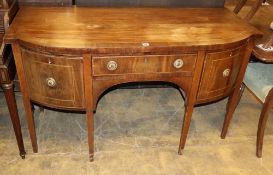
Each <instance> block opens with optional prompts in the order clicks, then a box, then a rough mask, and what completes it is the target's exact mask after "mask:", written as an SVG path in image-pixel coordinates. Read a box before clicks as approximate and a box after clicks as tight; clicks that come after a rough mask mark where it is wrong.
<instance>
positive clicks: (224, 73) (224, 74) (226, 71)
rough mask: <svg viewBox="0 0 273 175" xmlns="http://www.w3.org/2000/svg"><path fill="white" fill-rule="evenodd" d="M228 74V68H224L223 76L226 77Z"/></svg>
mask: <svg viewBox="0 0 273 175" xmlns="http://www.w3.org/2000/svg"><path fill="white" fill-rule="evenodd" d="M229 74H230V69H225V70H224V71H223V77H228V76H229Z"/></svg>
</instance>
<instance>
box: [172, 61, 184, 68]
mask: <svg viewBox="0 0 273 175" xmlns="http://www.w3.org/2000/svg"><path fill="white" fill-rule="evenodd" d="M183 65H184V62H183V60H182V59H176V60H175V61H174V62H173V66H174V67H175V68H176V69H180V68H181V67H183Z"/></svg>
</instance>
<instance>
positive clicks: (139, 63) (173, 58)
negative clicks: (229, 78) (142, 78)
mask: <svg viewBox="0 0 273 175" xmlns="http://www.w3.org/2000/svg"><path fill="white" fill-rule="evenodd" d="M196 58H197V54H180V55H149V56H105V57H93V59H92V61H93V62H92V65H93V69H92V70H93V75H94V76H103V75H111V74H134V73H138V74H139V73H169V72H192V71H193V70H194V67H195V62H196Z"/></svg>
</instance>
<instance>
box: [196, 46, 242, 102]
mask: <svg viewBox="0 0 273 175" xmlns="http://www.w3.org/2000/svg"><path fill="white" fill-rule="evenodd" d="M244 51H245V46H243V47H239V48H235V49H231V50H227V51H219V52H211V53H207V55H206V58H205V64H204V68H203V73H202V79H201V84H200V88H199V92H198V96H197V100H198V101H204V102H205V101H206V100H208V101H210V100H211V99H214V100H216V99H217V98H222V97H224V96H225V95H226V93H229V92H230V90H232V88H233V87H234V85H235V82H236V79H237V76H238V73H239V71H240V68H241V64H242V60H243V54H244Z"/></svg>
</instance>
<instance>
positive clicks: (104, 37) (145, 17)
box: [5, 7, 261, 49]
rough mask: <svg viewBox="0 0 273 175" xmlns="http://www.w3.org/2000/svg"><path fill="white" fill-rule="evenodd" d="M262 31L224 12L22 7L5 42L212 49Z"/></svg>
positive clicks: (227, 11) (81, 46)
mask: <svg viewBox="0 0 273 175" xmlns="http://www.w3.org/2000/svg"><path fill="white" fill-rule="evenodd" d="M260 34H261V33H260V31H258V30H257V29H255V28H254V27H252V26H250V25H248V24H247V23H246V22H244V21H243V20H241V19H240V18H238V17H237V16H236V15H234V14H233V13H232V12H230V11H229V10H227V9H225V8H85V7H50V8H46V7H23V8H21V9H20V10H19V12H18V14H17V15H16V17H15V19H14V21H13V23H12V24H11V26H10V28H9V30H8V32H7V34H6V36H5V41H6V43H12V42H14V41H15V40H20V41H24V42H27V43H31V44H37V45H40V46H46V47H54V48H55V47H57V48H77V49H79V48H80V49H96V48H120V47H124V46H125V45H126V47H143V43H149V45H150V46H155V47H167V46H199V47H202V46H211V45H222V44H226V43H233V42H237V41H240V40H244V39H246V38H249V37H250V36H253V35H260Z"/></svg>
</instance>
